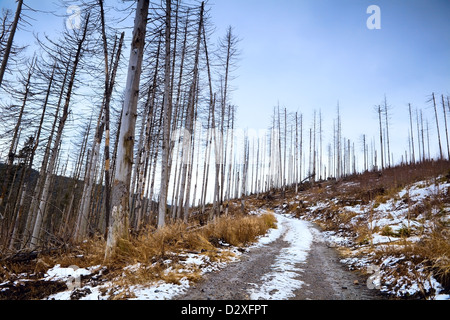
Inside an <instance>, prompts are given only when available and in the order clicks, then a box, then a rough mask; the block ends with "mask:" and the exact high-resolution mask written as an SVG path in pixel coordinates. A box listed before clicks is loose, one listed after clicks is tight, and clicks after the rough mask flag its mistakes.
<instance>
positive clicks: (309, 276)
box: [176, 214, 383, 300]
mask: <svg viewBox="0 0 450 320" xmlns="http://www.w3.org/2000/svg"><path fill="white" fill-rule="evenodd" d="M277 219H278V229H277V230H274V232H275V234H272V236H271V237H269V238H267V239H265V240H266V241H263V243H264V242H265V244H263V245H258V246H255V247H251V248H249V250H248V251H247V252H245V253H244V254H243V255H242V256H241V259H240V260H238V261H237V262H233V263H230V264H229V265H228V266H227V267H225V268H224V269H222V270H220V271H216V272H212V273H209V274H206V275H205V277H204V279H203V280H202V281H201V282H199V283H197V284H196V285H194V286H192V287H190V289H189V290H188V291H187V292H186V293H184V294H183V295H180V296H178V297H176V299H179V300H249V299H251V300H258V299H267V300H305V299H311V300H369V299H370V300H371V299H382V298H383V297H382V296H381V295H380V294H379V293H378V292H377V291H375V290H370V289H368V288H367V286H366V280H365V278H363V277H362V276H361V275H358V274H356V273H354V272H351V271H348V270H347V269H346V267H345V266H344V265H343V264H342V263H341V262H339V256H338V253H337V252H336V250H335V249H333V248H330V247H328V246H327V245H326V243H325V241H324V239H323V237H322V236H321V233H320V231H319V229H318V228H317V227H316V226H315V225H314V224H312V223H310V222H306V221H301V220H298V219H295V218H292V217H287V216H285V215H280V214H277Z"/></svg>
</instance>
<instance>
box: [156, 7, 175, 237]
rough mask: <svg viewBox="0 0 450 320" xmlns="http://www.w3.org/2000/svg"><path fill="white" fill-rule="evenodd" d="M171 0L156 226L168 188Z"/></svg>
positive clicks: (160, 221) (162, 219)
mask: <svg viewBox="0 0 450 320" xmlns="http://www.w3.org/2000/svg"><path fill="white" fill-rule="evenodd" d="M171 18H172V15H171V1H170V0H166V17H165V55H164V61H165V66H164V106H163V115H162V118H163V137H162V140H163V141H162V160H161V161H162V162H161V180H160V183H161V187H160V197H159V208H158V228H162V227H164V225H165V223H166V222H165V219H166V211H167V191H168V188H169V159H170V128H171V123H172V120H171V119H172V97H171V90H172V89H171V79H170V78H171V77H170V75H171V72H170V68H171V64H170V47H171V45H170V38H171V32H170V28H171Z"/></svg>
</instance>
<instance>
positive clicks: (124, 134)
mask: <svg viewBox="0 0 450 320" xmlns="http://www.w3.org/2000/svg"><path fill="white" fill-rule="evenodd" d="M149 2H150V1H149V0H139V1H138V3H137V8H136V17H135V21H134V30H133V38H132V42H131V50H130V58H129V65H128V74H127V81H126V88H125V98H124V104H123V109H122V118H121V127H120V133H119V138H118V140H119V142H118V148H117V160H116V161H117V167H116V171H115V175H114V181H113V184H112V192H111V216H110V221H109V225H108V226H107V229H108V232H107V234H108V236H107V243H106V250H105V259H109V258H111V257H112V255H113V253H114V250H115V248H116V245H117V243H118V241H119V240H120V239H121V238H126V237H128V217H129V199H130V183H131V172H132V166H133V147H134V135H135V126H136V114H137V104H138V98H139V84H140V78H141V71H142V70H141V67H142V61H143V56H144V46H145V34H146V29H147V17H148V11H149Z"/></svg>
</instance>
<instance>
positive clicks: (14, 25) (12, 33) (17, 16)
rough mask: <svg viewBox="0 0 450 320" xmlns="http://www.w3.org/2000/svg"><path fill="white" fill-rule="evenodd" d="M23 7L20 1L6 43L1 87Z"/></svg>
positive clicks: (0, 75)
mask: <svg viewBox="0 0 450 320" xmlns="http://www.w3.org/2000/svg"><path fill="white" fill-rule="evenodd" d="M22 7H23V0H18V1H17V9H16V14H15V16H14V21H13V23H12V26H11V29H10V32H9V38H8V41H7V43H6V47H5V50H4V53H3V56H2V64H1V66H0V87H1V86H2V82H3V77H4V75H5V71H6V66H7V64H8V60H9V56H10V53H11V49H12V47H13V41H14V36H15V34H16V30H17V25H18V24H19V20H20V18H21V13H22Z"/></svg>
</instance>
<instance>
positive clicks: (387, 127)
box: [384, 95, 391, 167]
mask: <svg viewBox="0 0 450 320" xmlns="http://www.w3.org/2000/svg"><path fill="white" fill-rule="evenodd" d="M384 116H385V123H386V141H387V154H388V157H387V158H388V163H387V165H388V167H390V166H391V158H390V154H391V149H390V145H389V116H388V105H387V98H386V95H385V96H384Z"/></svg>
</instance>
